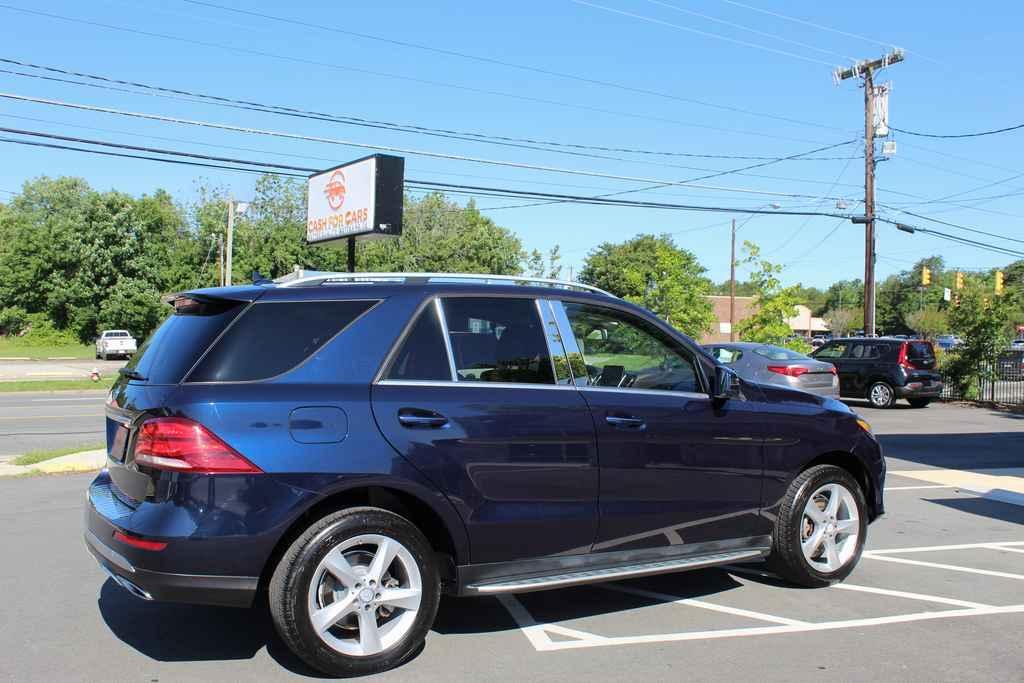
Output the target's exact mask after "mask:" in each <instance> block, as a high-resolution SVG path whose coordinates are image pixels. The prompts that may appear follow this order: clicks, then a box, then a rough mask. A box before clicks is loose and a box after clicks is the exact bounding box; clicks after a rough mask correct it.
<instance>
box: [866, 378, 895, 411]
mask: <svg viewBox="0 0 1024 683" xmlns="http://www.w3.org/2000/svg"><path fill="white" fill-rule="evenodd" d="M870 398H871V403H872V404H874V405H876V406H887V405H889V404H890V403H892V389H890V388H889V386H888V385H887V384H883V383H881V382H878V383H877V384H875V385H873V386H872V387H871V396H870Z"/></svg>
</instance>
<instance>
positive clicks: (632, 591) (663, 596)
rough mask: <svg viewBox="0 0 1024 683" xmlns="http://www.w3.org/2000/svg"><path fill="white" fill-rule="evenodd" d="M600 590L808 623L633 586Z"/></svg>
mask: <svg viewBox="0 0 1024 683" xmlns="http://www.w3.org/2000/svg"><path fill="white" fill-rule="evenodd" d="M600 588H604V589H606V590H612V591H618V592H620V593H628V594H630V595H638V596H640V597H643V598H651V599H652V600H658V601H660V602H667V603H671V604H674V605H686V606H688V607H699V608H701V609H706V610H711V611H712V612H722V613H724V614H732V615H734V616H737V617H747V618H748V619H757V620H759V621H769V622H771V623H773V624H788V625H794V624H806V623H807V622H806V621H800V620H799V619H788V618H786V617H777V616H775V615H774V614H765V613H764V612H753V611H751V610H748V609H741V608H739V607H728V606H726V605H716V604H714V603H712V602H704V601H703V600H694V599H693V598H680V597H679V596H678V595H669V594H668V593H658V592H655V591H649V590H644V589H642V588H633V587H632V586H620V585H618V584H614V583H612V584H607V585H601V586H600Z"/></svg>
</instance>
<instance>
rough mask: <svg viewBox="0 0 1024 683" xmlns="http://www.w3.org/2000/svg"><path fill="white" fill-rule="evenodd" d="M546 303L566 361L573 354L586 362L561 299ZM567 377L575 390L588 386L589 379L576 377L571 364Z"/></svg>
mask: <svg viewBox="0 0 1024 683" xmlns="http://www.w3.org/2000/svg"><path fill="white" fill-rule="evenodd" d="M548 303H549V304H550V305H551V311H552V313H553V314H554V316H555V324H556V325H557V326H558V335H559V336H560V337H561V338H562V346H563V347H565V356H566V360H571V358H572V356H573V354H578V355H579V357H580V358H582V359H583V362H584V363H586V362H587V358H586V356H584V355H583V352H582V351H580V345H579V342H578V341H576V334H575V333H574V332H573V331H572V325H571V324H570V322H569V316H568V315H566V313H565V305H564V304H563V303H562V300H561V299H550V300H549V301H548ZM569 375H570V376H571V377H572V383H573V385H574V386H576V387H577V388H580V389H583V388H584V387H587V386H589V385H590V377H576V374H575V373H574V372H573V370H572V363H571V362H570V363H569Z"/></svg>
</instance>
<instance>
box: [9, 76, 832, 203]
mask: <svg viewBox="0 0 1024 683" xmlns="http://www.w3.org/2000/svg"><path fill="white" fill-rule="evenodd" d="M0 98H4V99H10V100H15V101H21V102H32V103H35V104H46V105H51V106H58V107H65V108H68V109H78V110H81V111H92V112H100V113H105V114H115V115H118V116H126V117H130V118H139V119H146V120H150V121H160V122H163V123H176V124H181V125H188V126H197V127H200V128H210V129H215V130H229V131H233V132H237V133H247V134H252V135H263V136H269V137H277V138H283V139H288V140H304V141H307V142H320V143H325V144H333V145H341V146H346V147H355V148H359V149H371V150H377V151H381V152H394V153H398V154H408V155H413V156H423V157H428V158H434V159H447V160H451V161H466V162H470V163H478V164H489V165H494V166H505V167H509V168H518V169H523V170H531V171H545V172H550V173H564V174H568V175H579V176H586V177H593V178H607V179H610V180H623V181H627V182H639V183H654V184H658V185H662V186H665V187H668V186H670V185H679V186H684V187H696V188H702V189H709V190H720V191H723V192H739V193H744V194H758V195H764V196H774V197H802V198H807V197H809V198H812V199H824V198H823V197H819V196H817V195H806V194H799V193H792V192H771V191H767V190H754V189H749V188H736V187H724V186H716V185H703V184H695V183H689V182H680V181H666V180H659V179H654V178H645V177H642V176H627V175H617V174H611V173H602V172H599V171H588V170H578V169H569V168H561V167H557V166H544V165H539V164H527V163H524V162H517V161H506V160H500V159H484V158H480V157H471V156H466V155H460V154H447V153H443V152H432V151H429V150H419V149H409V148H403V147H396V146H392V145H372V144H368V143H362V142H355V141H352V140H340V139H336V138H326V137H320V136H312V135H300V134H297V133H286V132H282V131H274V130H268V129H259V128H251V127H244V126H232V125H228V124H224V123H214V122H210V121H200V120H195V119H184V118H180V117H175V116H164V115H161V114H147V113H144V112H133V111H125V110H122V109H114V108H111V107H100V106H95V105H88V104H79V103H75V102H64V101H61V100H54V99H48V98H43V97H31V96H28V95H17V94H14V93H4V92H0ZM840 144H846V143H840ZM831 199H835V198H834V197H832V198H831Z"/></svg>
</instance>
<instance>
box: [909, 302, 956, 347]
mask: <svg viewBox="0 0 1024 683" xmlns="http://www.w3.org/2000/svg"><path fill="white" fill-rule="evenodd" d="M905 319H906V323H907V325H908V326H909V327H910V329H911V330H912V331H914V332H916V333H917V334H919V335H921V336H922V337H923V338H925V339H934V338H935V337H936V336H937V335H940V334H942V333H943V332H945V331H946V330H948V329H949V317H948V316H947V315H946V312H945V311H940V310H939V309H938V308H937V307H934V306H928V307H927V308H922V309H919V310H916V311H911V312H910V313H908V314H907V315H906V316H905Z"/></svg>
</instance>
